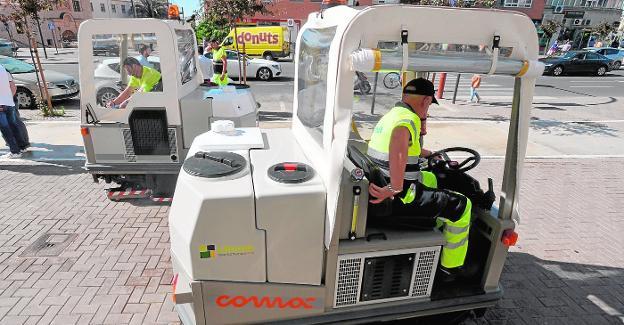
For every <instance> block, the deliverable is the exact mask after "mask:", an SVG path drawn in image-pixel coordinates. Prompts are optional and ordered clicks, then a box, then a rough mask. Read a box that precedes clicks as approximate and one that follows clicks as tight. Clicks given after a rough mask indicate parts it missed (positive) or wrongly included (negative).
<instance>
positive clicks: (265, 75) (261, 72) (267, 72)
mask: <svg viewBox="0 0 624 325" xmlns="http://www.w3.org/2000/svg"><path fill="white" fill-rule="evenodd" d="M256 78H258V79H260V80H262V81H269V80H271V79H273V73H272V72H271V69H269V68H266V67H262V68H260V69H258V72H257V73H256Z"/></svg>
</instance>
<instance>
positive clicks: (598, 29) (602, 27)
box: [592, 21, 615, 38]
mask: <svg viewBox="0 0 624 325" xmlns="http://www.w3.org/2000/svg"><path fill="white" fill-rule="evenodd" d="M614 31H615V28H614V27H613V25H612V24H609V23H608V22H606V21H603V22H601V23H600V24H598V25H596V26H595V27H594V28H592V33H593V34H596V35H598V36H599V37H600V38H605V37H607V36H608V35H609V34H611V33H612V32H614Z"/></svg>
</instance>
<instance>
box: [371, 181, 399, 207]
mask: <svg viewBox="0 0 624 325" xmlns="http://www.w3.org/2000/svg"><path fill="white" fill-rule="evenodd" d="M368 194H369V195H370V196H372V197H375V198H376V199H372V200H370V203H372V204H379V203H381V202H383V201H385V200H386V199H387V198H390V199H391V200H392V199H394V192H392V190H390V189H389V188H388V187H387V186H385V187H379V186H377V185H375V184H373V183H370V185H368Z"/></svg>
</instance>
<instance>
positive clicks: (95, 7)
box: [89, 0, 133, 18]
mask: <svg viewBox="0 0 624 325" xmlns="http://www.w3.org/2000/svg"><path fill="white" fill-rule="evenodd" d="M89 5H90V6H91V12H92V13H93V18H131V17H133V14H132V2H130V0H91V2H90V4H89Z"/></svg>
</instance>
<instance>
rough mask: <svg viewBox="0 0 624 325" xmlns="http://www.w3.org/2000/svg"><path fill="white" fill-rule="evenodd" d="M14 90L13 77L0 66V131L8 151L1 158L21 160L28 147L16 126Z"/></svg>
mask: <svg viewBox="0 0 624 325" xmlns="http://www.w3.org/2000/svg"><path fill="white" fill-rule="evenodd" d="M16 89H17V88H16V87H15V83H14V82H13V77H12V76H11V74H10V73H8V72H7V71H6V69H4V67H3V66H2V65H0V131H1V132H2V136H3V137H4V138H5V139H6V142H7V145H8V146H9V150H10V152H9V153H7V154H5V155H3V156H2V157H1V158H9V159H16V158H21V157H22V152H23V151H24V150H26V148H27V147H28V144H27V142H26V141H25V140H24V138H23V137H22V135H21V133H20V129H19V126H18V124H17V113H16V109H17V108H16V107H15V102H14V101H13V96H14V95H15V91H16Z"/></svg>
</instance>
